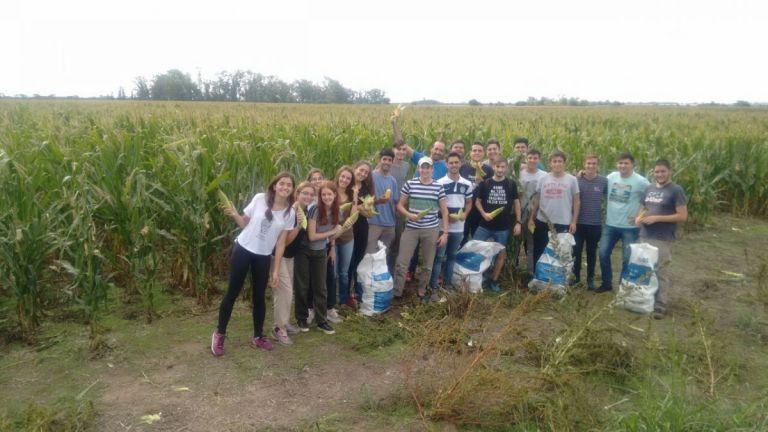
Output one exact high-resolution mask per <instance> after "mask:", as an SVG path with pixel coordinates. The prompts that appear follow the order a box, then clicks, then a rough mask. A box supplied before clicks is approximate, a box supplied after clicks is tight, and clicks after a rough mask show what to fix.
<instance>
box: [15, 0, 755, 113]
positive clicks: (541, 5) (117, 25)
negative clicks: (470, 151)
mask: <svg viewBox="0 0 768 432" xmlns="http://www.w3.org/2000/svg"><path fill="white" fill-rule="evenodd" d="M767 52H768V1H766V0H748V1H740V0H723V1H709V0H703V1H702V0H698V1H694V0H678V1H675V0H644V1H637V0H636V1H621V0H613V1H607V0H580V1H574V0H543V1H542V0H538V1H527V2H517V1H511V0H510V1H483V0H473V1H461V2H459V1H450V0H448V1H446V0H441V1H433V0H428V1H419V0H410V1H404V0H391V1H386V2H372V1H364V0H357V1H345V0H273V1H257V0H251V1H216V2H213V1H207V2H204V1H196V0H192V1H176V0H173V1H170V0H167V1H166V0H153V1H146V0H133V1H130V2H128V1H109V0H101V1H87V0H67V1H61V0H58V1H52V0H50V1H49V0H23V1H22V0H6V1H4V2H3V3H2V5H1V6H0V58H2V66H0V93H4V94H6V95H14V94H18V93H24V94H27V95H32V94H35V93H37V94H41V95H48V94H56V95H59V96H64V95H74V94H76V95H80V96H97V95H103V94H109V93H113V94H116V93H117V90H118V88H119V87H120V86H123V87H124V88H125V90H126V92H127V93H128V94H130V92H131V90H132V88H133V83H134V80H135V78H136V77H137V76H145V77H148V78H151V77H152V76H153V75H155V74H159V73H163V72H165V71H167V70H168V69H172V68H175V69H180V70H182V71H184V72H187V73H189V74H190V75H191V76H192V77H193V78H194V79H196V77H197V74H198V72H199V73H201V74H202V76H203V78H206V79H209V78H214V77H215V76H216V74H217V73H218V72H220V71H222V70H227V71H234V70H236V69H242V70H252V71H254V72H260V73H262V74H265V75H276V76H277V77H279V78H281V79H282V80H284V81H289V82H290V81H293V80H295V79H302V78H303V79H310V80H312V81H316V82H320V81H322V80H323V77H325V76H328V77H331V78H334V79H337V80H339V81H340V82H341V83H342V84H343V85H344V86H346V87H349V88H352V89H355V90H362V89H371V88H380V89H382V90H384V91H385V92H386V94H387V96H389V97H390V98H391V99H392V100H393V101H398V102H399V101H402V102H408V101H413V100H419V99H438V100H441V101H444V102H463V101H467V100H469V99H472V98H474V99H478V100H480V101H481V102H495V101H506V102H513V101H517V100H521V99H526V98H527V97H528V96H534V97H541V96H546V97H552V98H555V97H560V96H567V97H579V98H582V99H589V100H605V99H610V100H619V101H625V102H649V101H659V102H662V101H674V102H684V103H690V102H709V101H716V102H726V103H730V102H734V101H736V100H748V101H753V102H755V101H762V102H767V101H768V82H767V81H768V79H766V77H768V55H767V54H766V53H767Z"/></svg>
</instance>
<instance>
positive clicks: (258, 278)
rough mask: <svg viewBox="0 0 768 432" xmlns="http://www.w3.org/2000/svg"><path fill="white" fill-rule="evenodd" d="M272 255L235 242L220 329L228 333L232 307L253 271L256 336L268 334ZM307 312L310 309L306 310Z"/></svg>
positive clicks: (220, 317) (220, 314) (220, 307)
mask: <svg viewBox="0 0 768 432" xmlns="http://www.w3.org/2000/svg"><path fill="white" fill-rule="evenodd" d="M271 264H272V257H270V256H269V255H257V254H255V253H251V252H249V251H248V250H247V249H245V248H244V247H242V246H240V245H239V244H237V243H235V247H234V248H232V255H231V257H230V260H229V287H228V288H227V293H226V294H225V295H224V298H223V299H222V300H221V305H220V306H219V325H218V329H217V330H218V332H219V333H221V334H226V333H227V325H228V324H229V318H230V317H231V316H232V308H233V307H234V305H235V300H237V296H238V295H239V294H240V291H241V290H242V289H243V284H244V283H245V277H246V276H247V275H248V271H250V272H251V289H252V290H253V336H254V337H261V336H264V315H265V314H266V312H267V302H266V299H265V298H264V291H265V290H266V288H267V281H268V278H269V267H270V266H271ZM305 313H306V312H305Z"/></svg>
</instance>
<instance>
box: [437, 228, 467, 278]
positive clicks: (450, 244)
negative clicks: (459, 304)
mask: <svg viewBox="0 0 768 432" xmlns="http://www.w3.org/2000/svg"><path fill="white" fill-rule="evenodd" d="M463 238H464V233H463V232H449V233H448V240H447V241H446V242H445V244H444V245H442V246H440V247H439V248H438V249H437V253H436V254H435V262H434V264H433V265H432V276H431V277H430V278H429V287H430V288H432V289H435V288H437V280H438V279H439V277H440V271H441V270H442V269H443V264H445V271H444V273H443V283H444V284H445V286H446V287H449V286H451V283H452V282H453V265H454V264H455V263H456V252H458V251H459V247H460V246H461V240H462V239H463Z"/></svg>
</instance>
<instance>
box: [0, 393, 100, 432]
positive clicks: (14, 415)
mask: <svg viewBox="0 0 768 432" xmlns="http://www.w3.org/2000/svg"><path fill="white" fill-rule="evenodd" d="M95 414H96V411H95V410H94V407H93V402H92V401H90V400H70V401H60V402H58V403H55V404H53V405H52V406H46V405H40V404H37V403H34V402H30V403H29V404H28V405H27V406H26V407H24V408H22V409H19V410H16V411H10V412H8V413H6V414H0V430H4V431H29V432H41V431H57V432H79V431H85V430H88V427H89V426H90V424H91V422H92V421H93V419H94V417H95Z"/></svg>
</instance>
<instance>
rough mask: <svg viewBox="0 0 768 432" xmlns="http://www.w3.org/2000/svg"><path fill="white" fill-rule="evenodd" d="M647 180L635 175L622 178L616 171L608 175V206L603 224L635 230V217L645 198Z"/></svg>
mask: <svg viewBox="0 0 768 432" xmlns="http://www.w3.org/2000/svg"><path fill="white" fill-rule="evenodd" d="M648 185H650V183H649V182H648V180H647V179H646V178H645V177H643V176H641V175H640V174H637V173H634V172H633V173H632V174H631V175H630V176H629V177H627V178H623V177H622V176H621V174H620V173H619V172H618V171H614V172H612V173H610V174H608V204H607V205H606V215H605V224H606V225H609V226H612V227H616V228H637V226H636V225H635V216H637V212H638V211H639V210H640V203H641V201H642V200H643V198H644V197H645V189H646V188H647V187H648Z"/></svg>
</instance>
